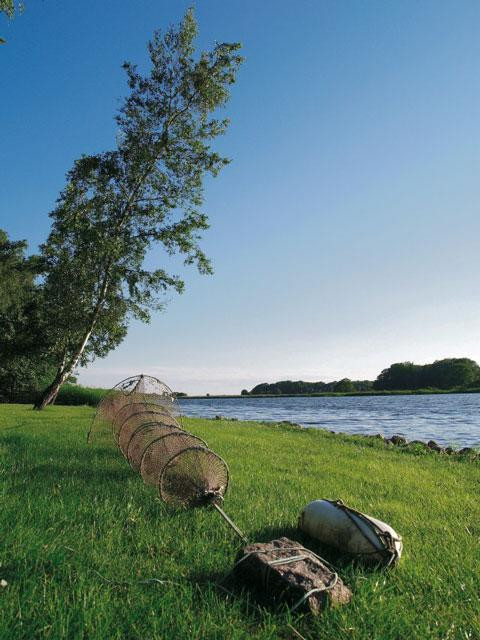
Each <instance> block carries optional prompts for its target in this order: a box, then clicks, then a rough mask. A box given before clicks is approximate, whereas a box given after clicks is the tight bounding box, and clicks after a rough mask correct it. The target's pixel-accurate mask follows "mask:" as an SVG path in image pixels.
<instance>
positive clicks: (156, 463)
mask: <svg viewBox="0 0 480 640" xmlns="http://www.w3.org/2000/svg"><path fill="white" fill-rule="evenodd" d="M87 439H88V442H92V441H93V440H94V439H96V440H101V441H105V440H107V441H109V442H110V443H111V444H116V445H117V446H118V448H119V450H120V451H121V453H122V455H123V456H124V458H125V459H126V460H127V462H128V463H129V465H130V467H131V468H132V469H133V470H134V471H135V472H137V473H140V475H141V476H142V479H143V481H144V482H145V484H147V485H150V486H153V487H155V489H156V490H157V491H158V494H159V496H160V497H161V499H162V500H163V501H164V502H166V503H167V504H171V505H173V506H175V507H177V508H187V509H189V508H195V507H202V506H208V505H211V506H212V507H214V508H215V509H216V510H217V511H218V512H219V513H220V514H221V515H222V517H223V518H224V519H225V521H226V522H227V523H228V524H229V525H230V526H231V527H232V528H233V530H234V531H235V532H236V533H237V534H238V535H239V536H240V537H241V538H242V540H243V541H244V542H247V539H246V538H245V536H244V535H243V533H242V532H241V531H240V530H239V529H238V527H237V526H236V525H235V524H234V523H233V522H232V520H230V518H229V517H228V516H227V514H226V513H225V512H224V511H223V509H222V508H221V507H220V504H221V503H222V502H223V499H224V496H225V494H226V492H227V489H228V484H229V471H228V466H227V463H226V462H225V461H224V460H223V458H221V457H220V456H219V455H217V454H216V453H214V452H213V451H212V450H211V449H209V447H208V445H207V443H206V442H205V441H204V440H202V439H201V438H199V437H198V436H195V435H193V434H191V433H189V432H188V431H186V430H185V429H183V428H182V424H181V415H180V409H179V406H178V402H177V400H176V397H175V394H174V393H173V392H172V390H171V389H170V388H169V387H168V386H167V385H166V384H165V383H163V382H161V381H160V380H158V379H157V378H153V377H152V376H147V375H144V374H139V375H137V376H132V377H130V378H126V379H125V380H122V381H121V382H119V383H118V384H117V385H115V387H113V389H111V390H110V391H109V392H108V393H107V394H106V395H105V397H104V398H103V399H102V401H101V402H100V404H99V405H98V408H97V411H96V413H95V416H94V418H93V420H92V424H91V426H90V431H89V433H88V438H87Z"/></svg>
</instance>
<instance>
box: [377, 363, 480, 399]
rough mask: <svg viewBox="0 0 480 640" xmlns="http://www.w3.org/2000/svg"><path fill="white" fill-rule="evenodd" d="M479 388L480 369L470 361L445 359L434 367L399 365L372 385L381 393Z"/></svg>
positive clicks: (387, 371) (389, 369) (433, 365)
mask: <svg viewBox="0 0 480 640" xmlns="http://www.w3.org/2000/svg"><path fill="white" fill-rule="evenodd" d="M476 386H478V387H480V367H479V366H478V364H477V363H476V362H475V361H474V360H470V358H445V359H444V360H435V362H433V363H432V364H414V363H413V362H397V363H395V364H392V365H391V366H390V367H388V369H384V370H383V371H382V373H381V374H380V375H379V376H378V378H377V379H376V380H375V382H374V383H373V388H374V389H378V390H398V391H401V390H405V389H429V388H432V389H454V388H457V387H460V388H468V387H476Z"/></svg>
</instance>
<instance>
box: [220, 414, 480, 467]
mask: <svg viewBox="0 0 480 640" xmlns="http://www.w3.org/2000/svg"><path fill="white" fill-rule="evenodd" d="M215 420H225V421H228V422H237V421H238V418H228V417H227V416H222V415H216V416H215ZM260 424H265V425H269V426H272V425H275V424H278V425H279V426H286V427H291V428H294V429H308V427H304V426H303V425H301V424H298V423H296V422H290V421H289V420H282V421H281V422H276V423H275V422H265V421H264V422H260ZM317 430H319V431H320V430H321V431H327V432H328V433H331V434H332V435H335V436H348V437H357V438H368V439H372V438H373V439H375V440H379V441H380V442H383V443H384V444H385V446H387V447H399V448H402V449H406V450H410V451H415V450H417V451H418V450H424V451H425V452H427V451H431V452H434V453H438V454H442V455H447V456H459V457H462V458H468V459H470V460H476V459H480V452H479V451H478V450H476V449H474V448H473V447H463V448H462V449H454V448H453V447H442V446H441V445H439V444H438V442H435V440H429V441H428V442H424V441H423V440H407V439H406V438H405V437H404V436H400V435H393V436H391V437H390V438H386V437H385V436H384V435H382V434H381V433H377V434H371V433H366V434H358V433H343V432H341V431H331V430H329V429H317Z"/></svg>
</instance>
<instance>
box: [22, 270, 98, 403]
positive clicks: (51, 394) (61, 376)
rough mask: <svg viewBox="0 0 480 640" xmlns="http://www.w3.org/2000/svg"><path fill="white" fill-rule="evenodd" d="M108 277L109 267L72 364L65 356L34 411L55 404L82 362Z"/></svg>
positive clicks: (71, 360)
mask: <svg viewBox="0 0 480 640" xmlns="http://www.w3.org/2000/svg"><path fill="white" fill-rule="evenodd" d="M108 276H109V267H107V270H106V272H105V275H104V278H103V282H102V288H101V290H100V295H99V296H98V300H97V304H96V305H95V309H94V310H93V313H92V315H91V319H90V325H89V327H88V329H87V330H86V332H85V335H84V336H83V338H82V341H81V342H80V344H79V345H78V349H77V350H76V352H75V353H74V355H73V357H72V358H71V359H70V362H69V363H68V365H66V364H65V360H66V359H65V356H64V359H63V362H62V364H61V365H60V367H59V368H58V371H57V375H56V376H55V378H54V380H53V382H52V383H51V384H49V385H48V387H47V388H46V389H45V391H44V392H43V393H42V395H41V396H40V398H39V399H38V400H37V401H36V402H35V404H34V406H33V408H34V409H37V410H38V411H41V410H42V409H45V407H46V406H48V405H49V404H51V403H52V402H55V399H56V397H57V395H58V392H59V391H60V388H61V386H62V384H63V383H64V382H65V380H66V379H67V378H68V376H69V375H70V374H71V373H73V371H74V369H75V367H76V366H77V364H78V361H79V360H80V358H81V356H82V353H83V352H84V350H85V347H86V346H87V343H88V341H89V340H90V336H91V335H92V332H93V330H94V328H95V325H96V324H97V320H98V316H99V315H100V311H101V309H102V305H103V303H104V301H105V296H106V294H107V289H108Z"/></svg>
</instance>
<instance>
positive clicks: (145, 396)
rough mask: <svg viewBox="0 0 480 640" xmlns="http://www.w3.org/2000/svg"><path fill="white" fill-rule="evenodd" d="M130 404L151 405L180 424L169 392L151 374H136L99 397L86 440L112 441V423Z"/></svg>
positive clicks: (174, 403) (177, 410)
mask: <svg viewBox="0 0 480 640" xmlns="http://www.w3.org/2000/svg"><path fill="white" fill-rule="evenodd" d="M130 404H141V405H144V406H145V405H152V404H153V405H155V406H157V407H158V408H159V411H160V410H163V411H164V412H165V413H166V414H167V415H168V416H169V417H170V419H175V420H176V421H177V423H178V425H179V426H180V423H181V416H180V407H179V405H178V401H177V399H176V396H175V394H174V393H173V391H172V390H171V389H170V387H168V386H167V385H166V384H165V383H164V382H162V381H161V380H159V379H158V378H154V377H153V376H149V375H145V374H143V373H142V374H138V375H135V376H131V377H129V378H125V380H121V381H120V382H118V383H117V384H116V385H115V386H114V387H113V388H112V389H110V391H108V392H107V393H106V394H105V396H104V397H103V398H102V400H101V402H100V403H99V405H98V407H97V411H96V412H95V415H94V417H93V420H92V423H91V425H90V430H89V432H88V436H87V440H88V442H89V443H90V442H93V441H101V442H102V443H110V444H111V443H112V440H111V432H112V422H113V420H114V419H115V416H116V415H117V414H118V413H119V412H120V410H122V408H123V407H126V406H127V405H130Z"/></svg>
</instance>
